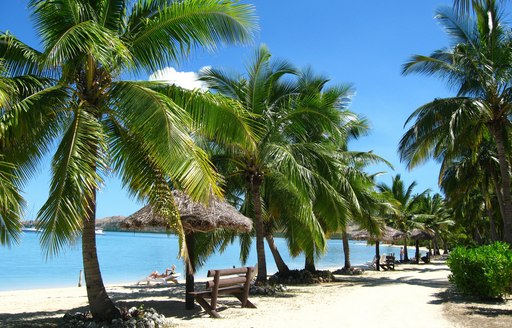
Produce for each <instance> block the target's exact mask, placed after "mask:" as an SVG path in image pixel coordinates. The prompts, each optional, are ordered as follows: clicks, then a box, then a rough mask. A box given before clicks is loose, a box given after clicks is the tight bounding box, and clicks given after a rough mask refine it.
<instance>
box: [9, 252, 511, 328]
mask: <svg viewBox="0 0 512 328" xmlns="http://www.w3.org/2000/svg"><path fill="white" fill-rule="evenodd" d="M448 274H449V270H448V268H447V266H446V265H445V263H444V262H441V261H440V262H433V263H431V264H422V265H398V266H397V267H396V270H395V271H385V272H382V271H381V272H375V271H366V272H365V274H364V275H362V276H336V278H337V280H338V281H336V282H333V283H325V284H319V285H311V286H290V287H289V288H288V290H287V291H286V292H283V293H280V294H278V295H277V296H274V297H269V296H252V297H251V300H252V302H253V303H255V304H256V306H257V309H243V308H240V304H239V302H238V301H237V300H236V299H235V298H231V297H223V298H221V299H220V301H219V304H220V305H221V309H220V314H221V316H222V317H223V318H221V319H212V318H209V316H208V315H207V314H205V313H204V311H202V309H201V308H200V307H199V306H196V309H195V310H192V311H186V310H185V309H184V284H183V283H180V284H178V285H171V286H135V285H126V286H109V287H108V292H109V295H110V296H111V297H112V298H113V299H114V300H115V301H116V304H117V305H118V306H121V307H123V306H125V307H131V306H139V305H140V304H144V306H145V307H146V308H149V307H154V308H155V309H157V311H158V312H160V313H162V314H164V315H165V316H166V317H168V318H169V319H168V321H169V325H170V327H280V326H281V327H284V326H290V325H291V326H293V327H311V326H315V327H326V326H328V325H329V326H330V325H333V324H337V325H338V324H339V325H342V326H343V327H362V326H370V325H371V326H374V325H375V326H379V327H397V326H400V327H417V328H421V327H428V328H431V327H436V328H443V327H478V328H485V327H511V326H512V302H511V301H510V300H509V301H508V302H504V303H500V302H487V303H486V302H477V301H474V300H472V301H469V300H467V299H466V298H464V297H461V296H460V295H457V293H455V292H454V291H453V288H451V287H450V284H449V282H448V279H447V277H448ZM201 287H202V284H200V283H198V288H201ZM86 305H87V297H86V293H85V288H83V287H82V288H78V287H76V288H61V289H39V290H25V291H12V292H0V326H1V327H23V326H26V327H32V326H35V327H53V326H55V325H56V323H57V322H58V318H60V317H62V316H63V315H64V313H66V312H71V313H74V312H76V311H85V310H86Z"/></svg>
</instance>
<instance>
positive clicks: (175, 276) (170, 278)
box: [137, 273, 180, 285]
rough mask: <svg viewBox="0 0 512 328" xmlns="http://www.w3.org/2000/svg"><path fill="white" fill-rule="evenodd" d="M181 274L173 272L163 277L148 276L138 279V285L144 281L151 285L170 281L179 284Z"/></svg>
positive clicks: (165, 283)
mask: <svg viewBox="0 0 512 328" xmlns="http://www.w3.org/2000/svg"><path fill="white" fill-rule="evenodd" d="M179 276H180V274H179V273H171V274H169V275H167V276H163V277H146V278H144V279H142V280H139V281H137V285H140V284H142V283H146V284H147V285H149V284H151V283H155V284H164V285H167V284H169V282H173V283H175V284H177V283H178V277H179Z"/></svg>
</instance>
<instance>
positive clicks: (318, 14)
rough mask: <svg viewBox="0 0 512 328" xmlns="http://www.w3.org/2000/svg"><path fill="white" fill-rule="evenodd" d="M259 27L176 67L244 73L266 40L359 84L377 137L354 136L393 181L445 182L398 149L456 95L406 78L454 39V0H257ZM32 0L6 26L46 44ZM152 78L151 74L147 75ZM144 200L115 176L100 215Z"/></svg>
mask: <svg viewBox="0 0 512 328" xmlns="http://www.w3.org/2000/svg"><path fill="white" fill-rule="evenodd" d="M243 2H245V3H253V4H254V5H255V7H256V12H257V15H258V17H259V31H258V33H257V35H256V38H255V41H254V44H253V45H251V46H245V47H226V48H221V49H219V50H218V51H217V52H216V53H214V54H212V53H208V52H205V51H203V50H200V49H199V50H197V51H195V52H194V53H193V54H192V56H190V58H189V59H188V60H187V61H185V62H183V63H179V64H176V65H174V68H175V69H176V70H177V71H183V72H190V71H197V70H199V69H200V68H201V67H203V66H208V65H211V66H215V67H219V66H222V67H225V68H229V69H233V70H235V71H239V72H243V71H244V65H245V63H247V61H248V60H249V58H250V56H251V55H252V53H253V52H254V49H255V47H257V46H258V45H259V44H260V43H265V44H266V45H267V46H268V47H269V48H270V50H271V52H272V54H273V56H274V57H278V58H283V59H286V60H288V61H290V62H291V63H293V64H294V65H296V66H298V67H305V66H311V67H312V68H313V69H314V71H315V72H318V73H321V74H323V75H325V76H327V77H329V78H330V79H331V80H332V83H333V84H334V83H352V84H353V85H354V87H355V89H356V95H355V97H354V99H353V103H352V106H351V110H352V111H354V112H356V113H358V114H361V115H363V116H365V117H366V118H368V120H369V121H370V125H371V127H372V129H371V131H370V135H369V136H366V137H363V138H361V139H360V140H358V141H355V142H352V143H351V146H350V148H351V149H352V150H361V151H368V150H373V151H374V152H375V153H376V154H378V155H380V156H382V157H384V158H385V159H387V160H388V161H390V162H391V163H392V164H393V165H394V166H395V170H394V171H392V170H390V169H388V168H384V167H374V168H371V171H372V172H376V171H381V170H386V171H388V173H387V174H386V175H384V176H382V177H381V178H380V180H381V181H383V182H386V183H390V181H391V177H392V176H393V175H395V174H397V173H400V174H402V178H403V179H404V180H405V181H406V183H407V184H410V183H411V182H412V181H417V182H418V187H416V189H415V190H416V191H417V192H420V191H422V190H424V189H427V188H430V189H432V190H433V191H434V192H437V191H439V189H438V187H437V176H438V170H439V167H438V165H436V164H435V163H432V162H430V163H427V164H425V165H423V166H421V167H419V168H416V169H414V170H413V171H410V172H409V171H407V170H406V169H405V167H404V165H403V164H401V163H400V161H399V157H398V155H397V144H398V142H399V140H400V138H401V136H402V135H403V133H404V131H405V130H404V129H403V125H404V122H405V120H406V118H407V117H408V116H409V115H410V113H412V111H413V110H414V109H416V108H417V107H419V106H420V105H422V104H424V103H426V102H428V101H430V100H432V99H434V98H436V97H443V96H448V95H449V94H450V90H448V89H447V88H446V87H445V85H444V84H443V83H442V82H441V81H439V80H436V79H434V78H429V77H425V76H407V77H404V76H401V74H400V71H401V65H402V64H403V63H404V62H405V61H406V60H407V59H408V58H409V57H410V56H411V55H413V54H429V53H430V52H431V51H433V50H435V49H439V48H442V47H446V46H448V45H449V42H448V39H447V37H446V35H445V33H444V32H443V31H442V30H441V28H440V26H439V25H438V24H437V22H436V21H435V20H434V11H435V9H436V8H438V7H439V6H442V5H445V6H451V4H452V2H451V1H435V0H431V1H424V0H393V1H334V0H330V1H329V0H317V1H314V2H312V1H302V0H300V1H299V0H279V1H271V0H259V1H258V0H255V1H252V2H251V1H243ZM26 6H27V1H25V0H17V1H5V0H4V1H2V11H1V12H0V30H1V31H6V30H9V31H11V32H12V33H13V34H15V35H16V36H17V37H18V38H19V39H21V40H23V41H24V42H26V43H28V44H30V45H31V46H34V47H36V48H37V47H38V40H37V37H36V35H35V33H34V31H33V29H32V24H31V22H30V19H29V17H28V15H29V12H28V10H27V9H26ZM140 78H141V79H147V78H148V77H147V76H141V77H140ZM48 172H49V160H48V161H47V163H46V164H45V165H43V167H41V172H40V174H39V176H38V177H37V178H36V179H34V180H32V181H30V183H29V184H28V185H27V186H26V188H25V194H24V197H25V199H26V200H27V210H26V218H27V219H32V218H35V216H36V214H37V211H38V210H39V208H40V207H41V206H42V204H43V203H44V201H45V200H46V197H47V195H48V186H49V173H48ZM142 205H143V204H138V203H136V202H135V201H133V200H132V199H130V198H129V197H128V195H127V193H126V192H125V191H124V190H122V188H121V186H120V183H119V180H118V179H117V178H115V177H111V178H108V179H107V180H106V183H105V186H104V187H103V188H102V190H101V191H100V192H99V194H98V209H97V217H98V218H102V217H105V216H112V215H129V214H131V213H133V212H135V211H136V210H138V209H139V208H140V207H141V206H142Z"/></svg>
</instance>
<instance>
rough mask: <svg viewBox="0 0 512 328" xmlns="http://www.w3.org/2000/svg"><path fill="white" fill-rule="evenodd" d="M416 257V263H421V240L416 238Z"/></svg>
mask: <svg viewBox="0 0 512 328" xmlns="http://www.w3.org/2000/svg"><path fill="white" fill-rule="evenodd" d="M414 257H415V258H416V264H420V257H421V255H420V241H419V240H418V239H416V252H415V254H414Z"/></svg>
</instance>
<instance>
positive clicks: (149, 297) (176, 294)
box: [0, 283, 296, 328]
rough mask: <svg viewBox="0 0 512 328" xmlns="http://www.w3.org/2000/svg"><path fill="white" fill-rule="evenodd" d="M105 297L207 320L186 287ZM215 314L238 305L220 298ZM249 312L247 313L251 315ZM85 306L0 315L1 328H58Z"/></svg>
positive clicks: (136, 289) (118, 290) (123, 290)
mask: <svg viewBox="0 0 512 328" xmlns="http://www.w3.org/2000/svg"><path fill="white" fill-rule="evenodd" d="M107 289H108V294H109V296H110V297H111V299H112V300H113V301H114V302H115V304H116V306H117V307H119V308H127V309H129V308H131V307H140V306H143V307H144V308H146V309H148V308H154V309H155V310H156V311H157V312H158V313H160V314H163V315H164V316H165V317H166V318H170V319H171V321H172V318H179V319H182V320H193V319H196V318H201V317H209V316H208V314H207V313H206V312H205V311H204V310H203V309H202V308H201V307H200V306H199V305H197V304H196V305H195V306H194V309H192V310H187V309H185V294H186V292H185V284H183V283H179V284H172V285H131V286H122V287H109V288H107ZM202 289H204V283H196V285H195V290H202ZM265 297H272V298H290V297H296V295H295V294H294V292H283V293H278V294H275V295H273V296H264V295H251V296H250V299H251V300H253V301H254V300H256V304H257V300H258V299H259V298H265ZM218 306H219V308H218V312H220V313H222V311H224V310H226V309H229V308H240V306H241V304H240V301H238V300H237V299H236V298H234V297H221V298H219V300H218ZM250 310H251V309H248V311H250ZM87 311H88V306H82V307H76V308H72V309H62V310H57V311H53V312H48V311H41V312H26V313H16V314H13V313H0V327H2V328H4V327H8V328H10V327H13V328H18V327H37V328H39V327H41V328H47V327H57V326H58V324H59V323H61V319H62V317H63V316H64V314H66V313H71V314H74V313H76V312H82V313H84V312H87Z"/></svg>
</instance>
